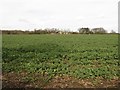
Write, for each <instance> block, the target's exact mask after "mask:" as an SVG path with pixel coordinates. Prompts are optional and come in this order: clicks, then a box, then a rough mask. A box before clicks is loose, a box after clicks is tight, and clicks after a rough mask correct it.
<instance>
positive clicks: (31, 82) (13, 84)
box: [2, 72, 120, 88]
mask: <svg viewBox="0 0 120 90" xmlns="http://www.w3.org/2000/svg"><path fill="white" fill-rule="evenodd" d="M28 76H30V77H28ZM25 77H28V78H25ZM47 77H48V76H47V75H45V76H43V75H41V74H40V73H35V74H28V73H26V72H21V73H19V74H18V73H15V72H10V73H3V75H2V85H3V86H2V87H3V88H28V87H29V88H31V87H32V88H116V87H118V85H120V84H118V83H120V81H119V80H118V79H117V78H116V79H113V80H105V79H101V78H96V79H77V78H74V77H70V76H68V75H62V76H55V77H53V78H52V79H51V80H49V81H48V79H47ZM24 78H25V79H24Z"/></svg>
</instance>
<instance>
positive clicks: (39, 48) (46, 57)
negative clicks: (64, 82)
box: [2, 35, 119, 80]
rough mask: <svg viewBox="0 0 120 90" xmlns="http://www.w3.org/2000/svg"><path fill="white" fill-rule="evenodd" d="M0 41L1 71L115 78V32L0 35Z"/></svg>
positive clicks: (116, 37)
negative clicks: (113, 33) (0, 37)
mask: <svg viewBox="0 0 120 90" xmlns="http://www.w3.org/2000/svg"><path fill="white" fill-rule="evenodd" d="M2 42H3V43H2V44H3V45H2V46H3V47H2V49H3V52H2V58H3V60H2V64H3V67H2V68H3V72H12V71H15V72H19V71H23V70H26V71H27V72H29V73H35V72H39V73H41V74H43V73H46V74H47V75H49V76H50V78H51V77H52V76H55V75H61V74H67V75H70V76H74V77H77V78H95V77H103V78H107V79H109V78H110V79H112V78H114V77H119V74H118V70H119V67H118V36H117V35H3V41H2ZM25 79H26V78H25ZM27 79H28V80H29V78H27ZM30 79H31V78H30Z"/></svg>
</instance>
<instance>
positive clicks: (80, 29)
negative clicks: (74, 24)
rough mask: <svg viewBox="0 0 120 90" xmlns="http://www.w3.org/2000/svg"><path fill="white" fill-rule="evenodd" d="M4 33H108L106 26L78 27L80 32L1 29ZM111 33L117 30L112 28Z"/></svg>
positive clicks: (53, 29)
mask: <svg viewBox="0 0 120 90" xmlns="http://www.w3.org/2000/svg"><path fill="white" fill-rule="evenodd" d="M0 32H2V34H107V33H108V32H107V30H105V29H104V28H93V29H90V28H78V32H74V31H70V30H60V29H57V28H51V29H50V28H46V29H34V30H33V31H29V30H25V31H23V30H0ZM110 33H111V34H115V33H116V32H115V31H113V30H111V32H110Z"/></svg>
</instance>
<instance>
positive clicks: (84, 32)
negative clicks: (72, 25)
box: [78, 28, 91, 34]
mask: <svg viewBox="0 0 120 90" xmlns="http://www.w3.org/2000/svg"><path fill="white" fill-rule="evenodd" d="M78 31H79V33H81V34H89V33H91V32H90V29H89V28H79V29H78Z"/></svg>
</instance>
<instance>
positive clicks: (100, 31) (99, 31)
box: [91, 28, 107, 34]
mask: <svg viewBox="0 0 120 90" xmlns="http://www.w3.org/2000/svg"><path fill="white" fill-rule="evenodd" d="M91 31H92V32H93V33H95V34H104V33H107V31H106V30H105V29H104V28H93V29H92V30H91Z"/></svg>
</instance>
